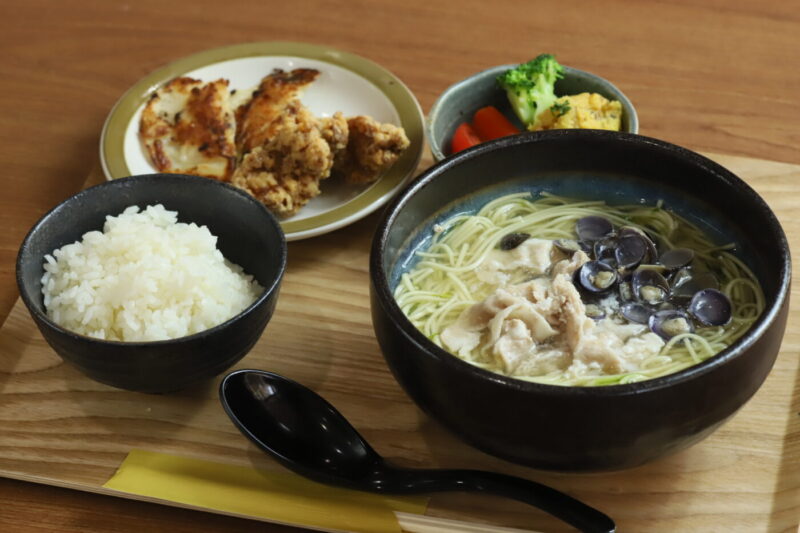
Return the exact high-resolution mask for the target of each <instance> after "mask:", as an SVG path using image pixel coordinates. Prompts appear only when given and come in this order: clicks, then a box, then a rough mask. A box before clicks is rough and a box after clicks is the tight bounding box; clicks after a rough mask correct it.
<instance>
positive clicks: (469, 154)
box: [370, 130, 792, 397]
mask: <svg viewBox="0 0 800 533" xmlns="http://www.w3.org/2000/svg"><path fill="white" fill-rule="evenodd" d="M593 138H597V139H606V140H610V141H611V142H616V143H621V144H628V145H634V146H637V145H638V146H646V147H648V148H649V149H654V150H657V151H660V152H661V153H664V154H670V155H671V156H672V157H675V158H679V159H683V160H684V161H687V162H690V163H691V164H693V165H694V166H697V167H700V168H701V169H703V170H704V171H705V172H707V173H709V174H713V175H715V176H718V177H721V178H722V177H724V179H725V180H727V181H729V182H732V183H733V184H734V185H735V186H736V187H737V188H738V189H740V190H741V191H743V192H744V193H745V194H747V195H748V196H749V197H750V198H751V200H752V202H753V207H754V209H757V210H759V212H760V213H761V214H762V215H763V217H764V218H765V219H766V220H767V221H768V224H769V227H768V228H765V230H766V231H769V232H770V234H772V235H774V237H775V239H776V242H778V243H779V250H780V256H781V264H780V272H779V278H780V281H779V284H778V290H777V294H776V297H775V300H774V301H773V303H772V304H771V305H769V306H768V307H767V308H766V309H765V311H764V313H762V315H761V316H760V317H759V318H758V320H757V321H756V323H755V324H754V325H753V326H751V328H750V329H749V330H748V331H747V332H746V333H745V334H744V335H743V336H742V337H740V338H739V339H738V340H737V341H736V342H735V343H733V344H732V345H731V346H729V347H728V348H726V349H725V350H723V351H721V352H719V353H717V354H716V355H714V356H712V357H710V358H708V359H706V360H705V361H702V362H700V363H698V364H696V365H693V366H690V367H688V368H686V369H683V370H681V371H678V372H675V373H672V374H667V375H665V376H661V377H658V378H653V379H647V380H643V381H638V382H634V383H627V384H618V385H602V386H588V387H571V386H563V385H550V384H544V383H535V382H529V381H524V380H521V379H516V378H511V377H507V376H503V375H501V374H497V373H494V372H491V371H489V370H485V369H482V368H479V367H477V366H475V365H471V364H469V363H467V362H466V361H463V360H461V359H460V358H458V357H457V356H455V355H453V354H451V353H449V352H448V351H446V350H444V349H443V348H440V347H439V346H437V345H436V344H434V343H433V342H432V341H430V340H429V339H428V338H427V337H426V336H425V335H424V334H422V332H421V331H419V330H418V329H417V328H416V327H415V326H414V325H413V324H412V323H411V321H410V320H408V318H407V317H406V316H405V314H404V313H403V311H402V310H401V309H400V307H399V305H398V304H397V302H396V300H395V299H394V295H393V293H392V289H391V287H390V284H389V272H388V271H387V270H386V269H385V268H384V267H383V256H384V255H385V252H386V242H387V240H388V238H389V234H390V229H391V227H392V225H393V223H394V221H395V219H396V218H397V216H398V214H399V212H400V211H401V210H402V209H403V208H404V207H405V205H406V204H407V203H408V202H409V200H410V199H411V198H413V197H414V196H415V195H417V194H424V193H423V191H424V189H425V187H426V186H427V185H428V184H429V183H431V182H432V181H434V180H435V179H436V178H437V176H439V175H440V174H442V173H444V172H446V171H448V170H450V169H451V168H453V167H458V166H459V165H460V164H462V163H464V162H467V161H469V160H472V159H477V158H480V157H482V156H483V155H484V154H488V153H491V152H496V151H501V150H504V149H505V148H507V147H510V146H516V145H521V144H535V143H539V142H549V141H555V142H561V141H560V139H564V141H563V142H569V141H570V140H572V139H574V140H590V139H593ZM426 216H427V215H426ZM791 272H792V269H791V257H790V252H789V244H788V241H787V239H786V235H785V233H784V231H783V228H782V227H781V225H780V222H779V221H778V219H777V217H776V216H775V214H774V213H773V212H772V210H771V209H770V207H769V206H768V205H767V204H766V202H765V201H764V200H763V198H761V196H760V195H758V193H756V192H755V191H754V190H753V189H752V188H751V187H750V186H749V185H747V183H745V182H744V181H743V180H742V179H741V178H739V177H738V176H736V175H735V174H733V173H732V172H731V171H729V170H727V169H726V168H725V167H723V166H722V165H720V164H718V163H716V162H714V161H712V160H711V159H709V158H707V157H705V156H703V155H700V154H698V153H696V152H693V151H691V150H689V149H687V148H683V147H681V146H678V145H675V144H672V143H668V142H666V141H662V140H659V139H654V138H651V137H646V136H642V135H636V134H631V133H625V132H616V131H604V130H549V131H539V132H526V133H522V134H519V135H514V136H510V137H504V138H501V139H496V140H493V141H489V142H486V143H481V144H479V145H476V146H473V147H472V148H469V149H467V150H464V151H462V152H459V153H458V154H454V155H453V156H450V157H448V158H446V159H443V160H442V161H440V162H439V163H437V164H435V165H433V166H432V167H430V168H428V169H427V170H426V171H425V172H423V173H422V174H420V175H419V176H418V177H417V178H416V179H415V180H414V181H413V182H412V183H411V184H410V185H409V187H408V188H406V189H405V190H404V191H403V192H402V193H401V194H399V195H398V196H396V197H395V198H394V200H393V201H392V202H391V203H390V204H389V205H388V206H387V208H386V210H385V211H384V212H383V214H382V216H381V220H380V221H379V222H378V227H377V229H376V231H375V236H374V239H373V243H372V249H371V252H370V277H371V279H372V282H373V284H374V287H375V291H376V293H377V297H378V300H379V301H380V304H381V305H382V306H383V308H384V310H385V311H386V312H387V314H388V315H389V318H390V320H392V322H394V324H395V325H396V326H397V327H398V329H399V330H400V331H401V333H402V334H403V335H404V336H405V338H406V339H407V340H408V341H410V342H411V343H412V344H413V345H415V346H416V347H417V348H418V351H419V353H420V354H422V355H421V356H422V357H430V358H433V359H435V360H436V361H437V363H440V364H442V365H445V366H446V367H449V368H450V369H452V370H453V371H454V372H456V373H467V374H472V375H473V376H477V377H479V378H482V379H485V380H487V381H489V382H493V383H495V384H497V385H499V386H503V387H508V388H510V389H516V390H519V391H523V392H531V393H535V392H538V393H545V394H547V395H552V396H589V397H598V396H602V397H606V396H627V395H636V394H643V393H647V392H653V391H657V390H660V389H664V388H667V387H671V386H673V385H676V384H678V383H682V382H686V381H690V380H694V379H697V378H700V377H701V376H703V375H705V374H708V373H710V372H713V371H714V370H715V369H717V368H719V367H721V366H723V365H725V364H727V363H728V362H729V361H731V360H733V359H735V358H737V357H738V356H740V355H741V354H742V353H744V352H745V351H747V350H748V349H749V348H750V347H752V346H753V344H754V343H755V342H756V340H757V339H759V338H760V337H761V336H762V335H763V334H764V333H765V332H766V331H767V330H768V329H769V328H770V327H771V326H772V324H773V323H774V322H775V320H776V319H777V317H778V315H779V313H780V311H781V309H782V308H783V306H784V304H785V303H786V300H787V298H788V296H789V290H790V285H791ZM416 356H418V355H417V354H406V357H416Z"/></svg>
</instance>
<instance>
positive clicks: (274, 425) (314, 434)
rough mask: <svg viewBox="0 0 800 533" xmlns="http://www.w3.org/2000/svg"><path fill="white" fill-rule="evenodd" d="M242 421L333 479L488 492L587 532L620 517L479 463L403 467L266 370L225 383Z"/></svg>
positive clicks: (232, 411)
mask: <svg viewBox="0 0 800 533" xmlns="http://www.w3.org/2000/svg"><path fill="white" fill-rule="evenodd" d="M220 400H221V401H222V406H223V407H224V408H225V412H227V413H228V416H229V417H230V418H231V420H233V423H234V424H235V425H236V427H238V428H239V430H241V432H242V433H243V434H244V435H245V436H246V437H248V438H249V439H250V440H251V441H253V442H254V443H255V444H256V445H257V446H258V447H260V448H262V449H263V450H265V451H267V452H269V453H270V454H271V455H273V456H274V457H275V458H276V459H277V460H278V461H280V463H281V464H283V465H284V466H285V467H286V468H289V469H290V470H293V471H295V472H297V473H298V474H300V475H302V476H305V477H307V478H310V479H313V480H314V481H318V482H321V483H325V484H328V485H336V486H340V487H347V488H350V489H356V490H364V491H370V492H382V493H388V494H412V493H425V492H444V491H470V492H488V493H492V494H496V495H499V496H505V497H508V498H513V499H515V500H519V501H521V502H525V503H527V504H530V505H533V506H534V507H538V508H539V509H542V510H543V511H546V512H548V513H550V514H552V515H554V516H556V517H558V518H560V519H561V520H563V521H565V522H567V523H568V524H571V525H573V526H575V527H576V528H578V529H579V530H581V531H591V532H603V533H608V532H613V531H615V529H616V526H615V525H614V521H613V520H611V518H609V517H608V516H606V515H604V514H603V513H601V512H600V511H598V510H596V509H593V508H592V507H589V506H588V505H586V504H584V503H581V502H580V501H578V500H576V499H574V498H572V497H570V496H567V495H566V494H564V493H562V492H559V491H557V490H555V489H552V488H550V487H547V486H545V485H541V484H539V483H536V482H533V481H528V480H526V479H522V478H517V477H512V476H507V475H504V474H497V473H493V472H482V471H478V470H423V469H407V468H396V467H393V466H390V465H388V464H386V462H385V461H384V459H383V457H381V456H380V455H378V453H377V452H376V451H375V450H373V449H372V447H371V446H370V445H369V444H368V443H367V442H366V441H365V440H364V439H363V438H362V437H361V435H359V433H358V432H357V431H356V430H355V429H354V428H353V426H351V425H350V423H349V422H348V421H347V420H346V419H345V418H344V417H343V416H342V415H341V414H340V413H339V411H337V410H336V409H335V408H334V407H333V406H332V405H331V404H329V403H328V402H327V401H325V400H324V399H323V398H321V397H320V396H319V395H317V394H316V393H315V392H313V391H312V390H310V389H308V388H306V387H304V386H302V385H300V384H299V383H296V382H294V381H291V380H289V379H287V378H284V377H282V376H279V375H277V374H273V373H271V372H264V371H261V370H237V371H235V372H232V373H230V374H228V375H227V376H225V378H224V379H223V380H222V383H221V384H220Z"/></svg>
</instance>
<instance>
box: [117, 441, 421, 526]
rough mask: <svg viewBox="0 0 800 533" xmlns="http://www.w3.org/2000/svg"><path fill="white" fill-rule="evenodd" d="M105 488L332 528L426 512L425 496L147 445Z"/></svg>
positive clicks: (381, 523)
mask: <svg viewBox="0 0 800 533" xmlns="http://www.w3.org/2000/svg"><path fill="white" fill-rule="evenodd" d="M103 487H105V488H107V489H112V490H117V491H121V492H127V493H131V494H138V495H141V496H147V497H150V498H156V499H160V500H167V501H170V502H175V503H180V504H185V505H190V506H194V507H198V508H201V509H209V510H216V511H220V512H224V513H232V514H236V515H242V516H247V517H256V518H262V519H266V520H269V521H273V522H279V523H283V524H290V525H296V526H303V527H309V528H317V529H322V530H328V531H353V532H358V533H388V532H397V533H399V532H400V531H401V529H400V526H399V525H398V523H397V519H396V518H395V515H394V511H402V512H405V513H414V514H422V513H424V512H425V508H426V505H427V499H426V498H421V497H390V496H384V495H378V494H371V493H366V492H359V491H354V490H348V489H340V488H335V487H329V486H327V485H323V484H320V483H315V482H313V481H309V480H307V479H305V478H303V477H301V476H298V475H296V474H293V473H291V472H288V471H287V472H268V471H263V470H256V469H255V468H250V467H244V466H233V465H226V464H222V463H215V462H211V461H204V460H200V459H192V458H188V457H180V456H176V455H170V454H165V453H155V452H149V451H144V450H133V451H131V452H130V453H129V454H128V456H127V457H126V458H125V460H124V461H123V462H122V464H121V465H120V467H119V469H118V470H117V472H116V473H115V474H114V475H113V476H112V477H111V479H109V480H108V481H107V482H106V483H105V485H103Z"/></svg>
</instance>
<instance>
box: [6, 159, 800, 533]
mask: <svg viewBox="0 0 800 533" xmlns="http://www.w3.org/2000/svg"><path fill="white" fill-rule="evenodd" d="M711 157H712V158H713V159H715V160H716V161H718V162H719V163H721V164H722V165H724V166H726V167H728V168H730V169H731V170H732V171H733V172H735V173H736V174H738V175H739V176H741V177H743V178H744V179H745V180H746V181H747V182H748V183H749V184H750V185H752V186H753V187H754V188H755V189H756V190H757V191H758V192H759V193H760V194H761V195H762V196H763V197H764V198H765V199H766V201H767V202H768V203H769V204H770V206H771V207H772V208H773V209H774V210H775V212H776V213H777V215H778V218H779V219H780V220H781V223H782V224H783V227H784V229H785V231H786V233H787V235H788V237H789V242H790V245H791V248H792V250H793V251H796V250H799V249H800V209H797V206H799V205H800V166H797V165H789V164H784V163H775V162H768V161H762V160H756V159H748V158H742V157H732V156H721V155H712V156H711ZM429 164H430V160H427V161H423V164H422V168H424V167H425V166H427V165H429ZM100 180H102V176H101V175H100V174H99V172H95V173H93V175H92V176H90V178H89V183H90V184H91V183H97V182H99V181H100ZM743 215H746V214H743ZM376 222H377V215H372V216H370V217H368V218H366V219H364V220H362V221H360V222H357V223H355V224H353V225H351V226H348V227H346V228H344V229H341V230H339V231H337V232H334V233H331V234H328V235H325V236H321V237H318V238H314V239H310V240H306V241H299V242H294V243H290V244H289V262H288V267H287V271H286V276H285V278H284V283H283V286H282V288H281V293H280V297H279V302H278V306H277V310H276V312H275V315H274V317H273V319H272V321H271V322H270V324H269V326H268V327H267V330H266V332H265V334H264V336H263V337H262V339H261V340H260V341H259V343H258V344H257V345H256V347H255V348H254V349H253V351H252V352H251V353H250V354H249V355H248V356H247V357H246V358H245V359H244V360H242V361H241V362H240V364H238V365H237V367H236V368H260V369H265V370H271V371H274V372H278V373H280V374H283V375H286V376H288V377H290V378H292V379H295V380H297V381H299V382H301V383H304V384H305V385H308V386H310V387H311V388H313V389H315V390H317V391H318V392H319V393H321V394H322V395H323V396H324V397H325V398H327V399H328V400H329V401H330V402H331V403H333V404H334V405H336V406H337V407H338V408H340V409H341V411H342V412H343V413H344V414H345V416H347V417H348V418H349V419H350V420H351V422H352V423H353V425H354V426H356V427H357V428H358V429H359V430H361V431H362V433H363V435H364V436H365V437H366V438H367V440H368V441H370V442H371V443H372V444H373V446H374V447H375V448H376V449H377V450H378V451H379V452H381V453H382V454H384V455H385V456H387V457H389V458H391V459H392V460H394V461H395V462H397V463H400V464H403V465H407V466H419V467H468V468H479V469H487V470H494V471H500V472H505V473H509V474H514V475H520V476H524V477H527V478H531V479H535V480H537V481H540V482H543V483H547V484H550V485H552V486H554V487H556V488H558V489H560V490H563V491H566V492H568V493H570V494H573V495H575V496H577V497H578V498H580V499H583V500H585V501H586V502H587V503H589V504H590V505H593V506H595V507H597V508H599V509H602V510H603V511H605V512H606V513H608V514H609V515H611V516H612V517H613V518H614V519H615V520H616V521H617V524H618V525H619V531H623V532H626V531H653V532H660V531H663V532H675V531H725V532H748V533H749V532H753V531H770V532H779V531H780V532H783V531H794V530H796V528H797V525H798V521H799V519H800V370H799V368H800V365H799V364H798V363H799V360H800V329H798V328H800V294H798V291H800V289H798V285H797V284H795V287H794V289H793V291H792V308H791V312H790V315H789V325H788V327H787V332H786V336H785V338H784V342H783V346H782V350H781V354H780V356H779V357H778V360H777V362H776V364H775V367H774V369H773V370H772V372H771V374H770V376H769V377H768V379H767V380H766V382H765V383H764V385H763V386H762V388H761V389H760V390H759V392H758V393H757V394H756V395H755V397H754V398H753V399H752V400H751V401H750V402H749V403H748V404H747V405H745V407H744V408H743V409H742V410H741V411H740V412H739V413H738V414H737V415H736V416H735V417H734V418H733V419H732V420H731V421H730V422H728V423H727V424H725V425H724V426H723V427H722V428H721V429H719V430H718V431H717V432H716V433H714V434H713V435H712V436H711V437H709V438H708V439H706V440H705V441H703V442H701V443H700V444H698V445H696V446H694V447H692V448H691V449H689V450H685V451H683V452H680V453H678V454H676V455H673V456H670V457H667V458H664V459H661V460H658V461H656V462H653V463H651V464H648V465H645V466H642V467H639V468H636V469H632V470H627V471H622V472H613V473H603V474H592V475H570V474H557V473H548V472H539V471H536V470H533V469H529V468H525V467H521V466H517V465H514V464H511V463H508V462H505V461H502V460H500V459H495V458H493V457H491V456H488V455H485V454H483V453H481V452H479V451H476V450H474V449H472V448H471V447H469V446H468V445H466V444H463V443H462V442H460V441H459V440H458V439H457V438H455V437H454V436H453V435H451V434H449V433H448V432H447V431H446V430H444V429H443V428H441V427H440V426H439V425H438V424H437V423H436V422H434V421H432V420H431V419H429V418H428V417H427V416H425V415H424V414H422V413H421V412H420V411H419V410H418V409H417V408H416V406H415V405H414V404H413V403H412V402H411V400H410V399H409V398H408V397H407V396H406V395H405V394H404V393H403V391H402V390H401V389H400V387H399V386H398V385H397V383H396V382H395V381H394V379H393V378H392V376H391V374H390V372H389V371H388V369H387V367H386V365H385V364H384V361H383V358H382V357H381V354H380V350H379V348H378V345H377V342H376V341H375V338H374V336H373V331H372V325H371V319H370V314H369V298H368V259H367V256H368V251H369V245H370V240H371V237H372V232H373V230H374V228H375V225H376ZM794 272H795V273H796V272H797V267H795V269H794ZM218 384H219V378H217V379H216V380H214V381H213V382H208V383H206V384H204V385H202V386H198V387H195V388H193V389H190V390H186V391H183V392H181V393H177V394H169V395H145V394H138V393H132V392H127V391H122V390H117V389H113V388H111V387H107V386H105V385H101V384H98V383H95V382H93V381H91V380H89V379H88V378H86V377H84V376H83V375H81V374H80V373H79V372H78V371H76V370H75V369H73V368H72V367H70V366H68V365H66V364H64V363H63V362H62V361H61V359H59V358H58V357H57V356H56V355H55V354H54V353H53V352H52V350H50V348H49V347H48V346H47V345H46V344H45V342H44V340H43V339H42V337H41V336H40V335H39V333H38V331H37V329H36V327H35V325H34V324H33V322H32V320H31V319H30V317H29V315H28V313H27V310H26V309H25V307H24V306H23V305H22V303H21V302H19V301H18V302H17V304H16V305H15V307H14V309H13V310H12V312H11V314H10V315H9V317H8V319H7V320H6V322H5V323H4V324H3V326H2V329H0V426H1V427H2V429H1V430H0V475H1V476H5V477H10V478H17V479H22V480H26V481H33V482H39V483H46V484H52V485H59V486H66V487H71V488H75V489H79V490H86V491H92V492H105V493H110V494H112V495H115V496H122V497H125V496H126V495H125V494H123V493H119V492H114V491H109V490H107V489H104V488H103V487H102V485H103V484H104V483H105V482H106V481H107V480H108V479H109V478H110V477H111V476H112V475H113V474H114V472H115V470H116V469H117V467H118V466H119V465H120V463H121V462H122V460H123V459H124V458H125V457H126V455H127V454H128V452H129V451H131V450H132V449H145V450H150V451H155V452H163V453H169V454H174V455H181V456H186V457H193V458H200V459H206V460H211V461H216V462H221V463H228V464H232V465H245V466H254V467H256V468H260V469H265V470H275V471H278V470H280V467H278V466H277V465H276V464H275V463H274V462H273V461H272V460H271V459H269V458H267V457H266V456H265V455H263V454H261V453H260V452H258V451H257V450H256V449H255V448H254V447H253V446H251V445H250V444H249V443H248V442H247V441H246V439H244V438H243V437H242V436H241V435H240V434H239V433H238V431H237V430H236V429H235V428H234V427H233V425H232V424H231V423H230V421H229V420H228V419H227V417H226V416H225V414H224V413H223V411H222V409H221V407H220V406H219V402H218V397H217V386H218ZM163 503H167V504H168V503H169V502H163ZM427 514H428V515H429V516H431V517H441V518H448V519H454V520H459V521H464V522H470V523H476V524H485V526H479V527H478V528H477V529H475V530H477V531H481V530H483V531H485V530H488V529H489V525H490V524H491V525H493V526H506V527H516V528H522V529H537V530H542V531H563V530H568V529H567V528H566V527H565V526H563V525H562V524H561V523H560V522H557V521H555V520H553V519H551V518H549V517H548V516H546V515H544V514H543V513H539V512H537V511H535V510H532V509H530V508H528V507H526V506H524V505H522V504H518V503H515V502H508V501H505V500H502V499H499V498H493V497H488V496H476V495H465V494H443V495H436V496H434V497H433V498H432V499H431V502H430V505H429V508H428V512H427ZM423 525H424V524H423ZM458 529H459V528H458V526H456V529H454V530H458ZM462 530H463V529H462Z"/></svg>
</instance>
